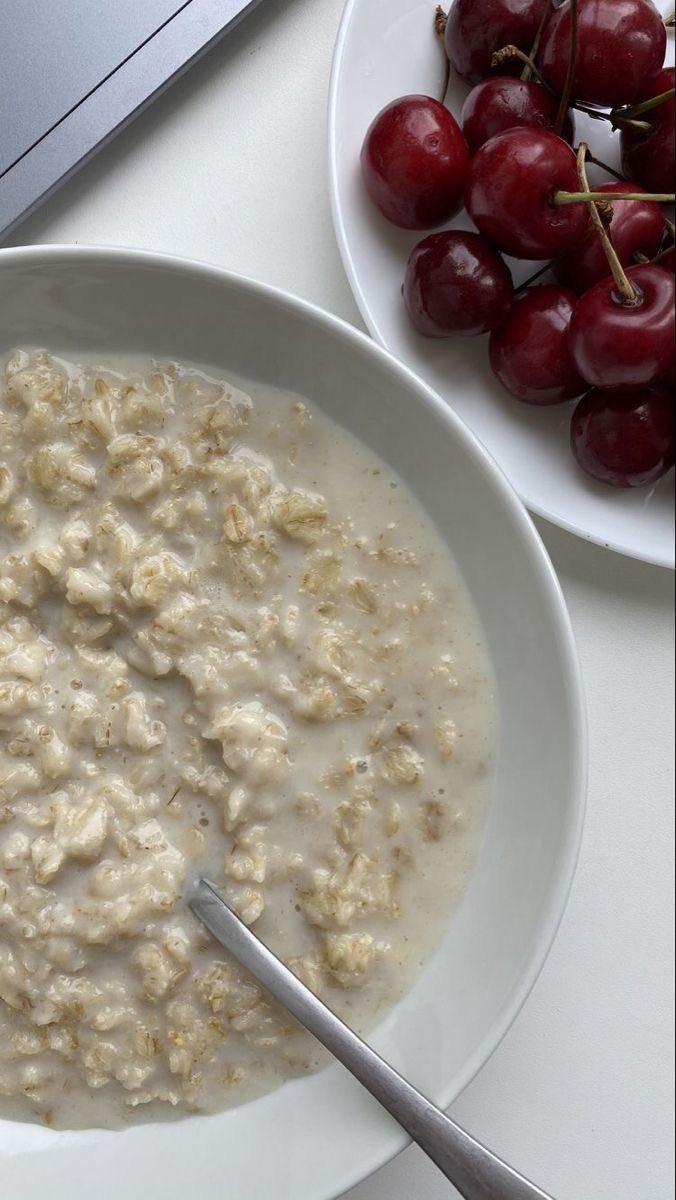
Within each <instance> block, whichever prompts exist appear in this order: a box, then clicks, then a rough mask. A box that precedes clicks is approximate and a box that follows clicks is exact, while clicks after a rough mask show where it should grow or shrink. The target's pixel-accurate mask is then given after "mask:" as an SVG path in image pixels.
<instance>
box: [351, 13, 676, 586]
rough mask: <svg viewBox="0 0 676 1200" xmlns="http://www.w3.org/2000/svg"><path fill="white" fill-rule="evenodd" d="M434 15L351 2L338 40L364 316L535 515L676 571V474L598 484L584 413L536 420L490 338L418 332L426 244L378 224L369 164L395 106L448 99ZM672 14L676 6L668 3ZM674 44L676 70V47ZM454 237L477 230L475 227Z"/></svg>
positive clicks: (610, 143) (456, 92)
mask: <svg viewBox="0 0 676 1200" xmlns="http://www.w3.org/2000/svg"><path fill="white" fill-rule="evenodd" d="M434 7H435V3H434V0H348V2H347V5H346V7H345V12H344V15H343V20H342V24H341V27H340V32H339V34H338V41H337V44H336V50H335V57H334V64H333V74H332V81H331V95H330V104H329V171H330V187H331V203H332V208H333V218H334V225H335V230H336V235H337V238H338V244H339V246H340V251H341V254H342V258H343V263H344V265H345V269H346V271H347V274H348V277H349V280H350V284H351V286H352V290H353V292H354V295H355V299H356V301H357V304H358V305H359V308H360V310H361V313H362V316H363V317H364V320H365V321H366V324H367V326H368V328H369V329H370V331H371V333H372V334H373V336H374V337H375V338H377V340H378V341H379V342H380V343H381V344H382V345H383V346H386V347H387V349H388V350H391V351H392V353H393V354H396V355H397V357H398V358H400V359H402V361H403V362H405V363H407V364H408V365H409V366H410V367H411V368H412V369H413V370H414V371H416V372H417V373H418V374H419V375H421V376H422V378H423V379H425V380H426V382H427V383H429V384H430V386H431V387H433V388H434V389H435V390H436V391H437V392H438V393H439V395H441V396H442V397H443V398H444V399H445V400H447V401H448V403H449V404H450V405H451V406H452V408H453V409H454V411H455V412H457V413H458V415H459V416H461V417H462V418H463V420H464V421H466V422H467V424H468V425H469V427H470V429H472V430H473V432H474V433H475V434H476V435H477V437H479V438H480V439H481V441H482V442H483V443H484V445H485V446H486V447H487V448H488V450H489V451H490V452H491V454H493V455H494V457H495V458H496V459H497V461H498V462H499V464H500V466H501V467H502V469H503V470H504V472H505V474H506V475H507V477H508V479H509V480H510V482H511V483H512V484H513V485H514V487H515V488H516V490H517V491H518V492H519V494H520V496H521V497H522V499H523V500H524V502H525V503H526V504H527V505H528V507H529V508H530V509H531V510H532V511H533V512H536V513H539V514H540V515H541V516H543V517H546V518H547V519H548V520H550V521H553V522H555V524H557V525H561V526H562V527H563V528H564V529H568V530H570V531H571V532H572V533H576V534H579V536H580V537H584V538H587V539H589V540H590V541H592V542H598V543H599V544H600V545H601V546H606V547H609V548H610V549H613V550H617V551H619V552H620V553H621V554H628V555H630V556H631V557H633V558H640V559H644V560H645V561H647V562H654V563H658V564H660V565H661V566H668V567H673V565H674V503H673V501H674V473H673V472H671V473H670V475H669V476H668V477H667V478H666V479H664V480H662V481H661V482H660V483H659V484H658V486H657V487H656V488H653V489H640V490H638V491H635V492H616V491H615V490H613V489H610V488H606V487H603V486H602V485H600V484H598V485H597V484H595V483H594V482H593V481H592V480H590V479H588V478H587V477H586V476H585V475H583V474H582V472H581V471H579V470H578V468H577V466H576V464H575V462H574V461H573V458H572V456H571V454H570V450H569V448H568V425H569V419H570V412H571V410H572V407H574V406H573V405H563V406H559V405H556V406H555V407H553V408H546V409H537V408H532V407H529V406H528V405H525V404H520V403H519V402H518V401H517V400H512V399H511V397H509V396H508V395H507V393H506V392H504V391H503V390H502V388H501V387H500V385H499V384H498V383H497V382H496V380H495V379H494V377H493V375H492V372H491V370H490V367H489V365H488V355H487V346H486V338H476V339H474V338H457V339H453V340H450V341H440V342H437V341H432V340H430V339H426V338H423V337H420V336H419V335H418V334H416V333H414V332H413V330H412V329H410V327H409V324H408V321H407V317H406V314H405V312H404V307H403V304H402V300H401V294H400V289H401V283H402V279H403V276H404V268H405V264H406V259H407V257H408V254H409V252H410V250H411V249H412V247H413V246H414V245H415V244H416V242H418V241H419V240H420V238H421V237H423V236H424V234H422V233H408V232H406V231H404V230H399V229H396V228H395V227H394V226H393V225H390V224H388V222H387V221H385V219H384V218H382V217H381V216H380V215H379V213H377V212H376V210H375V209H374V208H373V206H372V205H371V203H370V201H369V200H368V199H367V197H366V195H365V191H364V189H363V187H362V183H361V178H360V172H359V152H360V149H361V145H362V142H363V139H364V134H365V133H366V130H367V129H368V126H369V124H370V122H371V121H372V119H373V117H375V115H376V114H377V113H378V112H379V111H380V109H381V108H382V107H383V106H384V105H385V104H387V103H388V102H389V101H390V100H394V99H395V98H396V97H397V96H402V95H406V94H407V93H411V92H422V93H426V94H428V95H432V96H438V95H440V93H441V88H442V85H443V72H444V67H443V57H442V49H441V46H440V44H439V42H438V41H437V39H436V37H435V35H434V32H433V28H432V16H433V13H434ZM445 7H448V5H445ZM662 7H663V9H664V10H665V11H666V9H667V8H671V7H673V6H672V5H671V4H670V3H669V0H663V3H662ZM669 42H670V48H669V55H670V61H673V35H671V36H670V38H669ZM467 91H468V89H467V88H466V87H465V85H464V84H463V83H462V82H461V81H460V80H459V79H458V78H457V77H456V76H455V75H453V78H452V80H451V86H450V89H449V93H448V97H447V104H448V106H449V108H451V110H452V111H453V112H454V113H455V115H456V116H457V115H459V113H460V109H461V107H462V103H463V100H464V97H465V96H466V95H467ZM578 118H579V119H578V122H577V129H578V136H579V137H580V138H581V137H584V138H585V139H587V138H588V140H590V142H591V145H592V146H593V147H595V148H596V152H597V154H598V156H599V157H600V158H601V159H603V160H604V161H606V162H609V163H610V165H611V166H612V165H617V161H618V153H617V142H618V139H617V138H612V137H611V136H610V135H609V134H608V133H607V132H606V125H605V124H602V123H601V122H600V121H589V120H588V119H587V118H584V117H580V114H578ZM598 177H599V178H601V176H598ZM592 178H593V175H592ZM606 178H607V177H606ZM454 225H455V226H457V227H459V228H467V229H469V228H472V225H471V222H470V221H469V219H468V218H466V217H461V218H459V219H458V220H456V221H455V222H454ZM512 265H513V264H512ZM536 269H537V264H534V263H526V264H524V263H519V264H518V265H517V267H516V268H515V270H514V275H515V278H516V280H517V281H518V282H519V283H521V282H523V280H524V279H526V278H528V277H529V276H530V275H531V274H532V273H533V272H534V271H535V270H536Z"/></svg>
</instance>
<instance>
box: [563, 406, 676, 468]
mask: <svg viewBox="0 0 676 1200" xmlns="http://www.w3.org/2000/svg"><path fill="white" fill-rule="evenodd" d="M570 441H571V446H572V450H573V454H574V455H575V457H576V459H577V461H578V463H579V464H580V466H581V467H582V469H583V470H584V471H586V472H587V474H588V475H591V476H592V477H593V478H594V479H598V480H600V482H601V483H609V484H610V485H611V487H617V488H630V487H645V486H646V484H649V483H655V481H656V480H657V479H659V478H660V476H662V475H665V474H666V472H667V471H668V470H669V469H670V467H672V466H673V464H674V401H673V397H672V396H671V395H670V394H669V392H667V391H663V390H662V391H661V390H656V389H655V390H651V389H650V388H638V389H636V390H632V391H628V392H625V391H621V392H618V391H607V392H603V391H598V390H596V389H594V390H592V391H591V392H588V393H587V395H586V396H585V397H584V398H583V399H582V400H581V401H580V403H579V404H578V406H577V408H576V409H575V412H574V413H573V417H572V421H571V427H570Z"/></svg>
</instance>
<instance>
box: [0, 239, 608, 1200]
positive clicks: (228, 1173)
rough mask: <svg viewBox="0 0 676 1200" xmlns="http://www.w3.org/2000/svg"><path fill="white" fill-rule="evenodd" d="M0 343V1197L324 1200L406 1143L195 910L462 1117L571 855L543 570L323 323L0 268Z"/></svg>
mask: <svg viewBox="0 0 676 1200" xmlns="http://www.w3.org/2000/svg"><path fill="white" fill-rule="evenodd" d="M0 318H1V319H0V329H1V330H2V336H1V339H0V360H1V361H0V1164H1V1170H2V1177H3V1180H6V1181H7V1186H8V1188H9V1191H10V1193H12V1194H14V1193H16V1194H19V1192H20V1194H21V1195H22V1196H26V1197H27V1198H30V1197H31V1196H33V1195H35V1196H37V1194H38V1192H39V1191H42V1190H44V1188H45V1187H46V1186H49V1188H50V1194H52V1195H55V1196H57V1197H60V1196H61V1195H63V1196H65V1195H66V1194H68V1196H69V1197H73V1198H74V1200H77V1197H79V1196H82V1197H84V1196H85V1195H88V1191H89V1186H90V1180H91V1178H92V1177H94V1175H93V1173H94V1172H96V1177H97V1178H99V1177H100V1178H103V1179H104V1180H106V1181H107V1183H104V1184H103V1187H104V1194H105V1187H106V1186H109V1188H110V1195H111V1196H113V1195H115V1196H116V1195H119V1194H120V1193H122V1192H123V1191H124V1190H126V1191H127V1192H128V1193H129V1194H130V1195H132V1196H136V1195H138V1196H140V1195H144V1196H149V1197H154V1196H158V1197H159V1196H160V1195H162V1196H163V1197H169V1198H171V1197H173V1196H178V1195H179V1194H181V1193H182V1191H183V1189H184V1187H185V1186H186V1185H187V1184H191V1185H192V1186H194V1185H195V1183H198V1184H199V1186H200V1188H201V1191H202V1193H203V1194H204V1195H205V1197H207V1198H209V1197H214V1200H215V1198H216V1197H217V1196H220V1195H221V1194H222V1182H223V1179H224V1178H227V1179H228V1181H229V1185H230V1188H231V1190H232V1191H233V1194H238V1195H246V1196H247V1200H258V1198H260V1200H263V1198H264V1197H269V1196H273V1195H279V1194H285V1195H286V1194H288V1195H293V1196H294V1200H320V1198H321V1200H327V1198H328V1197H332V1196H335V1195H338V1194H340V1192H342V1191H343V1190H345V1188H347V1187H349V1186H350V1185H351V1184H353V1183H355V1182H356V1181H357V1180H359V1179H361V1178H363V1177H365V1176H366V1175H367V1174H368V1173H369V1172H370V1171H372V1170H373V1169H374V1168H375V1167H376V1166H378V1165H379V1164H380V1163H382V1162H383V1161H385V1159H386V1158H387V1157H389V1156H391V1155H392V1154H394V1153H395V1152H396V1151H397V1150H398V1149H400V1148H401V1145H402V1135H400V1134H399V1132H398V1131H395V1130H393V1129H392V1128H391V1125H390V1123H389V1122H388V1121H387V1119H386V1118H385V1117H384V1116H383V1115H382V1114H381V1113H380V1112H379V1111H378V1110H377V1108H376V1107H375V1106H374V1105H373V1104H372V1102H371V1101H370V1100H369V1099H368V1098H367V1097H366V1096H365V1095H363V1093H361V1092H360V1090H359V1088H358V1085H357V1084H356V1083H354V1082H353V1081H351V1080H350V1079H348V1078H347V1077H346V1075H345V1073H344V1072H343V1071H342V1070H341V1069H340V1068H338V1067H337V1066H336V1065H330V1064H327V1063H326V1062H325V1061H324V1060H323V1059H322V1057H321V1055H320V1054H319V1052H318V1051H317V1048H316V1046H315V1044H314V1043H313V1042H312V1040H311V1039H310V1038H309V1036H308V1035H306V1034H304V1033H303V1032H302V1031H300V1030H299V1029H298V1028H297V1027H296V1026H295V1025H294V1023H293V1022H292V1021H291V1020H290V1019H289V1017H288V1015H287V1014H285V1013H284V1012H283V1011H281V1010H280V1009H279V1008H277V1007H276V1006H275V1005H274V1004H273V1003H272V1002H271V1001H270V999H269V998H268V997H267V996H266V995H265V994H264V993H263V992H261V989H260V988H258V987H257V985H256V984H255V983H254V982H253V981H252V980H251V979H250V978H249V977H247V975H246V974H245V972H243V971H242V970H241V968H239V967H238V966H237V964H235V963H234V962H233V961H231V960H229V959H228V958H227V956H225V955H224V953H223V951H222V950H221V949H220V948H219V947H217V946H215V945H214V943H213V942H212V941H211V940H210V938H209V936H208V935H207V934H206V933H205V932H204V931H203V930H202V929H201V928H200V927H199V926H198V924H197V923H196V922H195V920H194V919H193V918H192V917H191V915H190V914H189V913H188V911H187V908H186V905H185V900H184V896H185V892H186V888H187V886H188V884H189V883H190V880H191V879H192V878H193V877H194V876H195V874H196V873H205V874H207V875H208V876H209V877H210V878H211V879H213V880H214V881H215V882H216V883H217V884H218V886H219V887H220V888H221V889H222V890H223V892H224V893H225V894H226V896H227V897H228V898H229V899H230V901H231V902H232V903H233V904H234V906H235V907H236V908H237V909H238V911H239V912H240V913H241V915H242V917H243V919H244V920H245V921H246V922H247V923H248V924H250V925H251V926H252V927H253V928H255V929H256V931H257V932H258V933H259V934H260V936H261V937H262V938H263V939H264V940H265V941H266V942H268V944H270V945H271V947H272V948H273V949H275V951H276V952H277V953H278V954H280V956H281V957H283V958H284V959H285V960H286V961H287V962H289V964H290V965H291V966H292V969H293V970H295V971H296V972H297V974H298V975H299V976H300V977H301V978H302V979H303V980H304V981H305V982H307V983H308V984H309V986H310V987H312V988H313V990H315V991H316V992H318V993H319V994H320V995H322V997H323V998H325V999H326V1000H327V1001H328V1002H329V1003H330V1004H331V1005H332V1007H334V1008H336V1009H337V1010H338V1011H339V1012H340V1013H341V1015H342V1016H344V1018H345V1019H346V1020H347V1021H348V1022H349V1023H350V1024H352V1025H353V1026H355V1027H356V1028H358V1029H359V1030H360V1031H362V1032H364V1033H367V1034H368V1035H369V1036H370V1037H372V1039H373V1041H374V1044H375V1045H376V1046H377V1047H378V1048H379V1049H380V1050H382V1052H383V1053H385V1054H386V1055H387V1056H388V1057H389V1058H390V1059H391V1060H392V1061H393V1062H394V1063H395V1065H397V1066H399V1067H400V1068H401V1069H402V1070H403V1071H404V1072H405V1073H406V1074H408V1075H409V1076H410V1077H411V1078H412V1079H413V1080H414V1081H415V1083H416V1084H417V1085H418V1086H420V1087H422V1088H423V1089H424V1090H426V1091H427V1092H428V1093H429V1094H430V1095H431V1096H432V1097H433V1098H434V1099H435V1100H437V1101H439V1102H442V1103H448V1102H450V1100H451V1099H452V1098H453V1097H454V1096H455V1095H457V1094H458V1092H459V1091H460V1090H461V1088H462V1087H463V1086H464V1085H465V1083H466V1082H467V1081H468V1080H469V1079H470V1078H471V1076H472V1074H473V1073H474V1072H475V1071H476V1070H477V1069H478V1067H479V1066H480V1065H481V1063H482V1062H483V1061H484V1060H485V1059H486V1057H487V1056H488V1055H489V1054H490V1052H491V1051H492V1049H493V1048H494V1047H495V1045H496V1044H497V1042H498V1040H499V1039H500V1037H501V1036H502V1034H503V1033H504V1031H505V1030H506V1028H507V1027H508V1025H509V1023H510V1022H511V1020H512V1019H513V1017H514V1015H515V1014H516V1012H517V1011H518V1008H519V1006H520V1005H521V1003H522V1002H523V1000H524V999H525V996H526V995H527V993H528V990H529V988H530V986H531V985H532V983H533V981H534V979H535V978H536V975H537V973H538V971H539V969H540V966H541V964H542V962H543V960H544V957H545V954H546V952H547V949H548V947H549V944H550V942H551V940H552V937H553V935H554V932H555V929H556V926H557V924H558V921H559V919H560V916H561V912H562V910H563V905H564V903H565V898H566V895H567V891H568V887H569V884H570V880H571V877H572V871H573V868H574V862H575V858H576V852H577V845H578V840H579V834H580V828H581V819H582V808H583V803H582V792H583V775H584V725H583V718H582V704H581V700H580V687H579V680H578V673H577V665H576V659H575V652H574V647H573V644H572V638H571V634H570V629H569V624H568V619H567V615H566V612H565V608H564V606H563V601H562V598H561V595H560V592H559V589H558V585H557V583H556V580H555V578H554V575H553V572H552V568H551V565H550V564H549V562H548V560H547V558H546V555H545V552H544V550H543V548H542V546H541V544H540V542H539V539H538V537H537V534H536V533H535V531H534V529H533V527H532V525H531V523H530V521H529V519H528V517H527V516H526V514H525V512H524V510H523V509H522V507H521V505H520V504H519V502H518V501H517V500H516V498H515V497H514V495H513V493H512V492H511V490H510V488H509V486H508V485H507V484H506V482H505V481H504V479H503V477H502V476H501V474H500V472H499V470H498V469H497V468H496V466H495V465H494V464H493V463H492V461H491V460H490V459H489V458H488V456H487V455H486V454H485V452H484V451H483V450H482V449H481V448H480V446H479V445H478V443H477V442H476V441H475V440H474V439H473V437H472V435H471V434H469V433H468V432H467V430H466V429H465V428H464V427H463V426H462V424H461V423H460V422H459V421H458V420H457V418H455V417H454V416H453V414H452V413H450V412H449V411H448V409H447V408H446V407H445V406H444V405H443V404H442V402H441V401H439V400H438V399H437V397H436V396H435V395H434V394H433V393H431V392H430V391H429V390H428V389H427V388H426V387H425V385H423V384H422V383H421V382H420V381H419V380H417V379H416V378H415V377H414V376H413V375H411V373H410V372H408V371H407V370H406V369H405V368H404V367H402V366H401V365H399V364H398V363H396V361H395V360H394V359H392V358H391V357H390V356H388V355H387V354H386V353H384V352H383V351H381V350H379V349H377V348H376V347H375V346H374V345H373V344H372V343H371V342H369V340H368V339H366V338H365V337H363V336H362V335H361V334H359V333H357V332H356V331H355V330H353V329H351V328H349V327H348V326H346V325H344V324H342V323H341V322H340V321H338V320H336V319H334V318H331V317H329V316H327V315H326V314H322V313H320V312H319V311H318V310H316V309H314V308H313V307H312V306H310V305H307V304H304V303H302V302H301V301H297V300H294V299H292V298H290V297H288V296H286V295H284V294H282V293H279V292H275V291H273V290H272V289H268V288H265V287H262V286H260V285H257V284H254V283H252V282H250V281H247V280H244V279H242V278H239V277H235V276H232V275H229V274H227V273H225V272H222V271H220V270H217V269H215V268H210V267H207V266H203V265H200V264H195V263H187V262H181V261H179V260H174V259H170V258H166V257H163V256H159V255H150V254H140V253H132V252H127V251H112V250H110V251H107V250H86V249H71V248H65V247H63V248H42V247H41V248H34V249H19V250H9V251H3V252H2V254H1V255H0ZM259 1145H260V1146H263V1145H264V1147H265V1153H264V1154H260V1153H257V1152H256V1151H257V1147H258V1146H259ZM160 1163H161V1164H162V1167H161V1169H160V1168H159V1167H158V1164H160ZM74 1181H75V1182H74ZM78 1181H81V1182H78ZM78 1188H79V1189H80V1190H79V1191H78Z"/></svg>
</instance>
